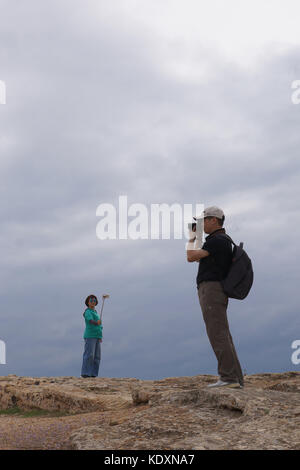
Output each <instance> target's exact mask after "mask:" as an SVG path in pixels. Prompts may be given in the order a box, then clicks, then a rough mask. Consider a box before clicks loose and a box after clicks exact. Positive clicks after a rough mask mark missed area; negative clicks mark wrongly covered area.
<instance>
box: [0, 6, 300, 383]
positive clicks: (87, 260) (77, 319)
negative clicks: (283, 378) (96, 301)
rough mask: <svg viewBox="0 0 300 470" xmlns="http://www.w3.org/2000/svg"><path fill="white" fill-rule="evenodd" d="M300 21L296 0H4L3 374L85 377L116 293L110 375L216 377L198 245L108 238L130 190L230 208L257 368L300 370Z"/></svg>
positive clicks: (250, 365)
mask: <svg viewBox="0 0 300 470" xmlns="http://www.w3.org/2000/svg"><path fill="white" fill-rule="evenodd" d="M299 15H300V5H299V2H298V1H296V0H295V1H292V0H285V1H283V0H281V1H276V0H272V1H271V0H263V1H261V0H260V1H257V0H251V1H250V0H247V1H246V0H244V1H243V2H241V1H240V0H227V1H226V2H224V1H221V0H219V1H216V0H209V1H200V0H195V1H194V0H187V1H186V2H182V1H180V0H164V1H161V0H136V1H135V0H114V1H112V2H108V1H106V0H80V1H79V0H59V1H58V0H51V1H50V0H43V2H41V1H38V0H35V1H31V0H25V1H22V2H20V1H16V0H9V1H8V0H7V1H4V0H0V16H1V24H0V80H2V81H4V82H5V84H6V104H0V153H1V159H0V165H1V172H0V174H1V185H0V191H1V205H0V208H1V231H0V237H1V238H0V240H1V271H0V276H1V278H0V289H1V308H0V339H1V340H2V341H4V342H5V343H6V362H7V363H6V365H3V364H2V365H0V375H6V374H17V375H21V376H25V375H30V376H51V375H53V376H56V375H65V376H69V375H75V376H78V375H80V369H81V362H82V353H83V338H82V337H83V331H84V321H83V317H82V312H83V311H84V308H85V306H84V299H85V298H86V296H87V295H89V294H91V293H94V294H96V295H98V296H99V297H101V294H102V293H109V294H110V296H111V297H110V299H109V300H107V301H106V303H105V307H104V312H103V343H102V362H101V366H100V372H99V375H102V376H106V377H137V378H143V379H154V378H157V379H159V378H163V377H170V376H182V375H196V374H217V363H216V359H215V356H214V354H213V352H212V350H211V347H210V344H209V342H208V338H207V335H206V331H205V326H204V322H203V317H202V313H201V310H200V306H199V301H198V296H197V292H196V283H195V279H196V274H197V267H198V265H197V264H196V263H187V262H186V253H185V242H186V240H185V239H182V240H174V239H171V240H163V239H159V240H151V239H148V240H130V239H128V240H119V239H116V240H99V239H98V238H97V236H96V226H97V223H98V222H99V217H97V216H96V210H97V207H98V206H99V205H100V204H102V203H109V204H113V205H114V206H115V207H116V209H118V199H119V196H121V195H126V196H127V198H128V204H129V205H130V204H134V203H141V204H144V205H145V206H146V207H147V208H149V210H150V206H151V204H158V203H159V204H162V203H166V204H173V203H179V204H182V205H183V204H186V203H189V204H194V205H196V203H199V204H204V205H205V206H210V205H218V206H220V207H221V208H222V209H223V210H224V212H225V215H226V223H225V228H226V231H227V232H228V233H229V234H230V235H231V237H232V238H233V239H234V240H235V241H236V242H240V241H243V242H244V244H245V245H244V246H245V249H246V250H247V252H248V254H249V256H250V257H251V259H252V262H253V267H254V274H255V280H254V285H253V288H252V291H251V293H250V294H249V296H248V297H247V299H245V300H244V301H237V300H231V301H230V303H229V308H228V318H229V323H230V327H231V333H232V336H233V339H234V342H235V345H236V349H237V351H238V355H239V358H240V362H241V365H242V368H243V370H244V371H246V372H247V373H249V374H252V373H259V372H279V371H288V370H300V369H299V368H300V365H295V364H293V363H292V361H291V356H292V353H293V349H292V348H291V344H292V342H293V341H294V340H297V339H300V320H299V318H300V316H299V281H300V276H299V267H298V264H299V238H300V226H299V201H300V190H299V151H300V138H299V125H300V104H299V105H296V104H293V102H292V100H291V96H292V88H291V87H292V82H293V81H294V80H300V32H299ZM99 306H100V305H99ZM99 306H98V307H99ZM99 310H100V309H98V311H99Z"/></svg>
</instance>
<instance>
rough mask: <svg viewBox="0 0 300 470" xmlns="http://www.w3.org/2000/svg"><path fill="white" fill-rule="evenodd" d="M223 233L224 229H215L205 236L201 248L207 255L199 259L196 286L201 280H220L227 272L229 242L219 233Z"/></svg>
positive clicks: (230, 258) (229, 263) (229, 251)
mask: <svg viewBox="0 0 300 470" xmlns="http://www.w3.org/2000/svg"><path fill="white" fill-rule="evenodd" d="M222 233H225V229H223V228H222V229H218V230H215V231H214V232H213V233H211V234H210V235H208V236H207V237H206V238H205V242H204V244H203V246H202V249H203V250H206V251H208V252H209V256H206V258H202V259H201V260H200V261H199V269H198V275H197V287H199V284H200V282H202V281H221V280H222V279H225V277H226V276H227V274H228V271H229V268H230V265H231V262H232V247H231V242H230V241H229V240H228V239H227V238H225V237H223V236H222V235H221V236H220V235H219V234H222Z"/></svg>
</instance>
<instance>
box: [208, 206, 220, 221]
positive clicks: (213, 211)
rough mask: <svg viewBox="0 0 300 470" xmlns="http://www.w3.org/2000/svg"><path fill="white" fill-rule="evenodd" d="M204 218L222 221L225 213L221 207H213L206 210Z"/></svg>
mask: <svg viewBox="0 0 300 470" xmlns="http://www.w3.org/2000/svg"><path fill="white" fill-rule="evenodd" d="M203 217H217V218H218V219H222V218H223V217H224V212H223V211H222V209H220V208H219V207H216V206H211V207H207V208H206V209H204V211H203Z"/></svg>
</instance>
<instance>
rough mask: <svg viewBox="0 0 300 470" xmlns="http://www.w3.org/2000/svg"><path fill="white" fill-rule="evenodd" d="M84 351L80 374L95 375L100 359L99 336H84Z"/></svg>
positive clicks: (96, 374)
mask: <svg viewBox="0 0 300 470" xmlns="http://www.w3.org/2000/svg"><path fill="white" fill-rule="evenodd" d="M84 342H85V344H84V352H83V360H82V368H81V375H88V376H89V377H93V376H94V377H97V376H98V372H99V366H100V359H101V343H100V339H99V338H84Z"/></svg>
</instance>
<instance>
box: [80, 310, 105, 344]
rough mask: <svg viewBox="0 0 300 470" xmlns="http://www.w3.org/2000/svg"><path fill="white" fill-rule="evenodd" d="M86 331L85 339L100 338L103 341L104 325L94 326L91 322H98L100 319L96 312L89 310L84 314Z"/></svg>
mask: <svg viewBox="0 0 300 470" xmlns="http://www.w3.org/2000/svg"><path fill="white" fill-rule="evenodd" d="M84 319H85V330H84V335H83V337H84V338H100V339H102V325H93V324H92V323H90V320H94V321H98V320H100V317H99V315H98V313H97V311H96V310H93V309H91V308H87V309H86V310H85V312H84Z"/></svg>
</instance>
